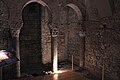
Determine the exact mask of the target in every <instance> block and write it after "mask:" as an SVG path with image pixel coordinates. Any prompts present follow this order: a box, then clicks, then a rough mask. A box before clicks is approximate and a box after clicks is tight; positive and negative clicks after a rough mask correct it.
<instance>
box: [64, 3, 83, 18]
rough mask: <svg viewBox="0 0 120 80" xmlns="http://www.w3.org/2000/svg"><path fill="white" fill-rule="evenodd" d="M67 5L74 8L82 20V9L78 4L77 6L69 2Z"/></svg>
mask: <svg viewBox="0 0 120 80" xmlns="http://www.w3.org/2000/svg"><path fill="white" fill-rule="evenodd" d="M66 6H68V7H70V8H72V9H73V10H74V11H75V12H76V13H77V17H78V20H82V13H81V11H80V9H79V8H78V6H76V5H75V4H72V3H69V4H67V5H66Z"/></svg>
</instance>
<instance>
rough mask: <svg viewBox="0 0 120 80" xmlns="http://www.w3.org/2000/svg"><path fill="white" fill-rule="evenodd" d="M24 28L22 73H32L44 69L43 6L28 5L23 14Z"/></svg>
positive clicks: (21, 45)
mask: <svg viewBox="0 0 120 80" xmlns="http://www.w3.org/2000/svg"><path fill="white" fill-rule="evenodd" d="M22 17H23V23H24V25H23V27H22V29H21V33H20V55H21V72H22V73H24V72H25V73H26V72H27V73H28V72H29V73H30V72H31V71H38V70H40V68H42V51H41V5H40V4H39V3H36V2H33V3H30V4H28V5H27V6H26V7H25V8H24V9H23V13H22Z"/></svg>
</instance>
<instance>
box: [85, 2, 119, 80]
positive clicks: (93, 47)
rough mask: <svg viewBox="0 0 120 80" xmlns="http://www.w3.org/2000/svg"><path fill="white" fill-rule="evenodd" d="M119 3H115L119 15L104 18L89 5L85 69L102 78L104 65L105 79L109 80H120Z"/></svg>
mask: <svg viewBox="0 0 120 80" xmlns="http://www.w3.org/2000/svg"><path fill="white" fill-rule="evenodd" d="M118 3H119V2H116V3H115V5H116V8H115V10H114V12H117V13H114V15H112V16H109V17H107V16H106V17H104V18H100V17H99V15H98V13H97V9H95V6H93V5H92V4H90V3H89V5H88V11H89V18H90V20H89V21H88V22H87V27H86V43H85V44H86V52H85V67H86V68H88V70H90V71H91V72H92V73H93V74H94V75H96V76H97V77H99V78H101V77H102V69H103V68H102V67H103V65H104V69H105V70H104V71H105V78H108V79H109V80H119V76H118V75H119V74H120V73H119V71H120V66H119V60H120V58H119V57H120V51H119V49H120V42H119V41H120V33H119V29H120V28H119V25H120V24H119V21H120V20H119V15H120V14H119V11H118V10H119V9H118V8H119V7H120V6H119V5H118ZM92 7H93V8H92ZM90 10H91V11H90ZM94 14H95V15H94Z"/></svg>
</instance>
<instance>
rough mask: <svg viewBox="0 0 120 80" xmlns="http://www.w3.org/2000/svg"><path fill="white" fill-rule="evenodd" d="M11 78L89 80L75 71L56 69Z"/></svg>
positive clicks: (21, 79)
mask: <svg viewBox="0 0 120 80" xmlns="http://www.w3.org/2000/svg"><path fill="white" fill-rule="evenodd" d="M13 80H89V79H87V78H85V77H83V76H82V75H81V74H80V73H78V72H75V71H70V70H69V71H58V73H55V74H50V75H42V76H34V77H33V76H30V75H29V76H27V77H23V78H20V79H13Z"/></svg>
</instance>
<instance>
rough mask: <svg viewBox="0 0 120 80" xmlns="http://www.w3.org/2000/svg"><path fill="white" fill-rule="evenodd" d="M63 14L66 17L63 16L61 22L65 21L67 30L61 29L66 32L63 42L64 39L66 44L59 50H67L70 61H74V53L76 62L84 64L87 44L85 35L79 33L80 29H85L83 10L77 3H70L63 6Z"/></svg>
mask: <svg viewBox="0 0 120 80" xmlns="http://www.w3.org/2000/svg"><path fill="white" fill-rule="evenodd" d="M61 14H63V17H64V18H61V22H62V23H63V24H64V23H65V26H63V27H66V28H65V32H63V31H64V30H61V31H60V32H62V33H65V34H64V35H63V36H64V39H63V40H62V42H61V43H63V41H64V44H65V45H61V46H62V47H61V48H59V50H64V51H65V53H64V54H66V55H65V56H66V58H67V59H68V61H70V62H71V61H72V55H73V56H74V59H73V61H74V64H76V65H78V66H79V65H80V66H83V62H84V60H83V59H84V45H85V44H84V36H80V34H79V33H80V31H83V28H82V27H83V25H82V23H83V22H82V19H83V15H82V11H81V9H80V8H79V7H78V6H77V5H75V4H73V3H69V4H66V5H65V6H64V7H63V11H62V12H61ZM62 19H63V21H62ZM84 20H85V19H84ZM64 47H65V48H64ZM63 48H64V49H63ZM61 52H62V51H61ZM59 54H60V53H59ZM61 54H62V53H61Z"/></svg>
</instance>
